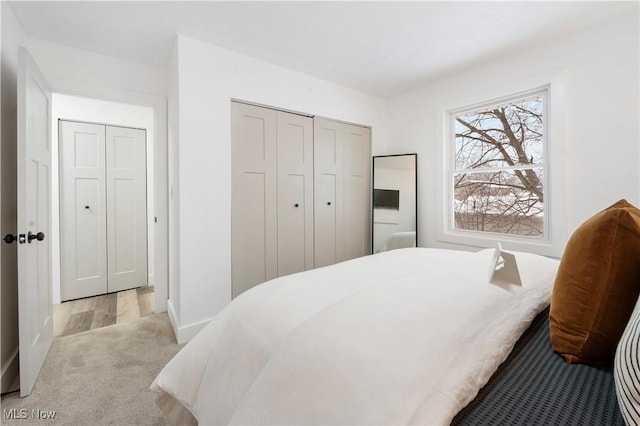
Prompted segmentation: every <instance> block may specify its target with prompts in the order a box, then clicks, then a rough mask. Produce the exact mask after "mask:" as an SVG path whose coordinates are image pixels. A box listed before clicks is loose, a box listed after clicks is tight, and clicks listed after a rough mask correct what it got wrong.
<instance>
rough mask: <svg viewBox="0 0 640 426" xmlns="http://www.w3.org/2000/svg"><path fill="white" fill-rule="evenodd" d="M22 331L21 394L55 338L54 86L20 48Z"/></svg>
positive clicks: (30, 384) (26, 392)
mask: <svg viewBox="0 0 640 426" xmlns="http://www.w3.org/2000/svg"><path fill="white" fill-rule="evenodd" d="M17 95H18V96H17V100H18V153H17V154H18V155H17V158H18V164H17V180H18V181H17V188H18V220H17V222H18V233H19V236H18V243H19V244H18V332H19V345H20V355H19V357H20V395H21V396H26V395H29V394H30V393H31V390H32V388H33V385H34V383H35V381H36V378H37V377H38V373H39V372H40V369H41V367H42V364H43V363H44V360H45V358H46V356H47V353H48V352H49V348H50V347H51V343H52V342H53V299H52V295H51V246H50V243H49V241H50V232H49V230H50V224H51V167H50V165H51V130H50V129H51V89H50V88H49V85H48V84H47V82H46V80H45V78H44V77H43V75H42V73H41V72H40V70H39V69H38V67H37V66H36V64H35V62H34V61H33V59H32V58H31V56H30V55H29V53H28V52H27V50H26V49H24V48H19V49H18V93H17Z"/></svg>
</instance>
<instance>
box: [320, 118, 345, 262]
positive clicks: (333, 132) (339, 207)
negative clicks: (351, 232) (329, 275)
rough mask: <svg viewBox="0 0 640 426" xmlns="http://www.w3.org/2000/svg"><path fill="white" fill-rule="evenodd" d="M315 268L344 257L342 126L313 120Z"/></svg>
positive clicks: (326, 121) (332, 122) (328, 121)
mask: <svg viewBox="0 0 640 426" xmlns="http://www.w3.org/2000/svg"><path fill="white" fill-rule="evenodd" d="M313 124H314V140H313V143H314V145H313V152H314V154H313V158H314V213H315V217H314V220H315V223H314V228H315V229H314V236H315V267H316V268H318V267H321V266H326V265H332V264H334V263H336V262H337V261H339V259H342V258H343V257H344V244H343V232H344V228H343V222H342V220H341V217H342V211H343V208H344V206H343V174H342V163H343V158H342V157H343V151H342V145H341V143H340V140H341V139H342V133H343V131H344V127H343V124H342V123H338V122H335V121H331V120H327V119H324V118H321V117H316V118H314V123H313Z"/></svg>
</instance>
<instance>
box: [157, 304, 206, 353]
mask: <svg viewBox="0 0 640 426" xmlns="http://www.w3.org/2000/svg"><path fill="white" fill-rule="evenodd" d="M167 314H168V315H169V322H170V323H171V327H172V328H173V334H175V336H176V340H177V342H178V344H179V345H182V344H183V343H187V342H188V341H189V340H191V339H193V338H194V337H195V335H196V334H198V333H199V332H200V331H201V330H202V329H203V328H205V327H206V326H207V325H208V324H209V323H210V322H211V320H212V319H213V318H209V319H206V320H204V321H199V322H195V323H192V324H189V325H186V326H180V324H179V323H178V319H177V315H176V313H175V310H174V308H173V304H172V303H171V300H167Z"/></svg>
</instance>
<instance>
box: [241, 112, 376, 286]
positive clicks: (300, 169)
mask: <svg viewBox="0 0 640 426" xmlns="http://www.w3.org/2000/svg"><path fill="white" fill-rule="evenodd" d="M231 140H232V143H231V145H232V149H231V151H232V152H231V154H232V220H231V223H232V225H231V228H232V229H231V232H232V251H231V256H232V282H233V285H232V294H233V297H236V296H238V295H239V294H240V293H242V292H244V291H246V290H248V289H249V288H251V287H253V286H255V285H257V284H260V283H262V282H264V281H267V280H269V279H273V278H276V277H280V276H284V275H288V274H292V273H295V272H301V271H305V270H308V269H313V268H314V267H319V266H325V265H330V264H333V263H336V262H340V261H343V260H347V259H351V258H354V257H359V256H363V255H366V254H368V253H369V247H370V243H369V228H370V226H369V220H370V218H369V193H370V191H369V174H370V165H369V163H370V133H369V129H368V128H366V127H360V126H355V125H350V124H346V123H341V122H337V121H332V120H328V119H324V118H318V117H315V118H312V117H309V116H305V115H300V114H294V113H290V112H285V111H279V110H275V109H271V108H265V107H259V106H255V105H248V104H244V103H240V102H232V103H231Z"/></svg>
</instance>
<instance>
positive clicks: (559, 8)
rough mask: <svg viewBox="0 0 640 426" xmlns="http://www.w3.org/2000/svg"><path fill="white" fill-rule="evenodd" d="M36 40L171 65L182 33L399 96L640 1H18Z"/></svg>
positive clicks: (14, 4)
mask: <svg viewBox="0 0 640 426" xmlns="http://www.w3.org/2000/svg"><path fill="white" fill-rule="evenodd" d="M9 3H10V5H11V7H12V8H13V10H14V12H15V15H16V17H17V18H18V21H19V22H20V24H21V25H22V27H23V28H24V30H25V32H26V33H27V35H28V36H29V37H34V38H38V39H42V40H48V41H51V42H55V43H59V44H64V45H68V46H72V47H77V48H80V49H85V50H89V51H93V52H97V53H102V54H106V55H111V56H115V57H119V58H122V59H127V60H130V61H134V62H138V63H145V64H149V65H154V66H159V67H165V66H166V63H167V59H168V57H169V53H170V51H171V48H172V46H173V43H174V40H175V35H176V34H178V33H180V34H184V35H186V36H190V37H193V38H196V39H200V40H202V41H205V42H208V43H211V44H214V45H217V46H220V47H224V48H227V49H230V50H234V51H237V52H240V53H244V54H246V55H250V56H253V57H256V58H259V59H262V60H264V61H267V62H271V63H273V64H277V65H280V66H283V67H286V68H290V69H293V70H296V71H300V72H303V73H305V74H309V75H314V76H317V77H320V78H322V79H325V80H328V81H332V82H335V83H338V84H342V85H345V86H348V87H352V88H354V89H356V90H359V91H362V92H366V93H370V94H373V95H377V96H381V97H389V96H393V95H395V94H398V93H401V92H403V91H406V90H409V89H411V88H415V87H417V86H420V85H423V84H425V83H428V82H430V81H433V80H435V79H438V78H441V77H443V76H444V75H446V74H447V73H450V72H454V71H458V70H461V69H464V68H465V67H469V66H472V65H477V64H479V63H482V62H486V61H490V60H492V59H493V58H496V57H497V56H500V55H504V54H508V53H512V52H514V51H517V50H518V49H522V48H526V47H528V46H531V45H533V44H536V43H540V42H543V41H546V40H551V39H553V38H556V37H560V36H562V35H564V34H567V33H569V32H572V31H575V30H577V29H579V28H583V27H586V26H589V25H593V24H594V23H597V22H599V21H603V20H606V19H608V18H610V17H612V16H613V15H616V14H621V13H636V14H637V13H638V3H637V2H635V1H629V2H611V1H603V2H595V1H582V2H579V1H571V2H558V1H549V2H542V1H531V2H517V1H510V2H507V1H498V2H489V1H474V2H460V1H449V2H447V1H425V2H417V1H413V2H391V1H387V2H364V1H350V2H341V1H331V2H311V1H301V2H267V1H258V2H214V1H197V2H184V1H183V2H180V1H142V2H134V1H129V2H114V1H103V2H86V1H70V2H58V1H25V2H23V1H11V2H9Z"/></svg>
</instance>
